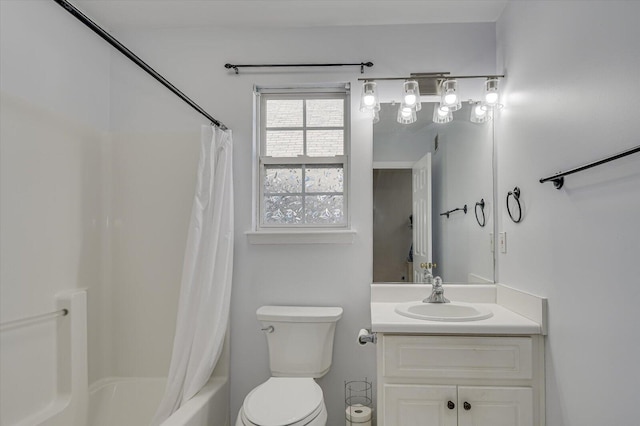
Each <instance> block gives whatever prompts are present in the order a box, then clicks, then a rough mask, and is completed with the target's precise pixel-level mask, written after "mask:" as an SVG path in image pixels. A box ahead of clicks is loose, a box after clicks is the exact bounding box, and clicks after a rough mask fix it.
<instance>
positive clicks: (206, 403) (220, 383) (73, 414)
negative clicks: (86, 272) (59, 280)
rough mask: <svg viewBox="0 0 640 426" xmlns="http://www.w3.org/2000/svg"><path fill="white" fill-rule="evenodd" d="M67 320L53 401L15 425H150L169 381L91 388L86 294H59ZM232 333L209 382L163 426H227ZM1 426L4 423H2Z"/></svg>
mask: <svg viewBox="0 0 640 426" xmlns="http://www.w3.org/2000/svg"><path fill="white" fill-rule="evenodd" d="M57 299H58V300H57V306H58V308H59V309H68V310H69V315H67V316H65V317H63V318H61V319H60V320H59V322H58V324H57V345H56V346H57V351H58V360H59V362H58V372H57V373H58V386H57V392H56V395H55V396H54V399H53V401H52V402H51V403H50V404H49V405H48V406H46V407H45V408H44V409H41V410H39V411H37V412H35V413H33V414H31V415H27V416H26V417H24V418H23V419H22V420H20V421H18V422H17V423H16V422H9V423H10V424H11V426H147V425H149V424H150V423H151V420H152V418H153V415H154V414H155V410H156V408H157V407H158V405H159V404H160V400H161V399H162V395H163V393H164V387H165V383H166V378H147V377H107V378H103V379H100V380H98V381H96V382H94V383H93V384H91V386H87V381H88V374H87V328H86V321H87V320H86V301H87V298H86V291H85V290H83V289H81V290H73V291H70V292H67V293H63V294H61V295H59V297H58V298H57ZM229 348H230V344H229V331H228V330H227V334H226V336H225V341H224V346H223V349H222V354H221V356H220V359H219V361H218V363H217V364H216V367H215V369H214V371H213V373H212V375H211V378H210V379H209V381H208V382H207V383H206V384H205V386H204V387H203V388H202V389H201V390H200V392H198V393H197V394H196V395H195V396H194V397H193V398H191V399H190V400H189V401H187V403H186V404H184V405H183V406H182V407H180V408H179V409H178V411H176V412H175V413H173V414H172V415H171V417H169V418H168V419H167V420H166V421H164V422H163V423H162V426H228V425H229V424H230V416H229V364H230V353H229ZM0 424H2V426H4V425H5V422H3V421H2V420H0Z"/></svg>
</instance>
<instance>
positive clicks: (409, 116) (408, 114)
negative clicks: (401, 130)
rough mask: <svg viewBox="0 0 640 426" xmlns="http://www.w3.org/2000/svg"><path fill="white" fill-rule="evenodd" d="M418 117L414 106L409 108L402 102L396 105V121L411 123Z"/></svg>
mask: <svg viewBox="0 0 640 426" xmlns="http://www.w3.org/2000/svg"><path fill="white" fill-rule="evenodd" d="M417 119H418V116H417V114H416V109H415V108H410V107H408V106H406V105H405V104H404V103H401V104H400V106H399V107H398V123H400V124H411V123H415V122H416V120H417Z"/></svg>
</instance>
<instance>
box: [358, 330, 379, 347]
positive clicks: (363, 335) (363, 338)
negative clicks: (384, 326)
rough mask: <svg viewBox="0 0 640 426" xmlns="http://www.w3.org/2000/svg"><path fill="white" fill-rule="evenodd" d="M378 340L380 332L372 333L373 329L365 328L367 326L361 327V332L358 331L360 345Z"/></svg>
mask: <svg viewBox="0 0 640 426" xmlns="http://www.w3.org/2000/svg"><path fill="white" fill-rule="evenodd" d="M377 341H378V334H377V333H372V332H371V330H368V329H365V328H361V329H360V332H359V333H358V343H359V344H360V345H366V344H367V343H373V344H375V343H377Z"/></svg>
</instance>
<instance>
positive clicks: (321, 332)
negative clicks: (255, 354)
mask: <svg viewBox="0 0 640 426" xmlns="http://www.w3.org/2000/svg"><path fill="white" fill-rule="evenodd" d="M256 314H257V316H258V320H259V321H260V322H261V324H262V330H263V331H264V332H265V333H266V336H267V345H268V349H269V368H270V369H271V377H270V378H269V379H268V380H267V381H266V382H264V383H262V384H260V385H258V386H256V387H255V388H254V389H253V390H252V391H251V392H249V394H248V395H247V396H246V397H245V399H244V403H243V404H242V408H240V412H239V413H238V419H237V420H236V426H303V425H305V426H325V425H326V424H327V408H326V407H325V404H324V397H323V394H322V389H321V388H320V386H319V385H318V384H317V383H316V381H315V380H314V379H316V378H318V377H322V376H324V375H325V374H326V373H327V372H328V371H329V368H330V367H331V358H332V355H333V337H334V332H335V329H336V323H337V322H338V320H339V319H340V318H341V317H342V308H337V307H312V306H304V307H302V306H262V307H260V308H259V309H258V310H257V312H256Z"/></svg>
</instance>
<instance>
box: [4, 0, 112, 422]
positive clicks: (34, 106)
mask: <svg viewBox="0 0 640 426" xmlns="http://www.w3.org/2000/svg"><path fill="white" fill-rule="evenodd" d="M58 9H59V6H56V5H55V4H54V3H53V2H51V1H37V2H36V1H2V2H0V19H1V21H0V32H1V33H0V52H1V57H0V89H1V93H0V102H1V104H0V122H1V125H0V129H1V133H0V144H1V148H0V150H1V151H0V161H1V164H0V171H1V176H0V185H1V186H0V235H1V248H0V283H1V284H0V321H2V322H4V321H8V320H12V319H16V318H23V317H25V316H29V315H34V314H40V313H45V312H50V311H53V310H55V309H56V301H55V295H56V294H58V293H60V292H62V291H67V290H70V289H75V288H83V287H86V288H88V295H89V296H88V297H89V327H90V331H89V340H90V341H89V351H90V357H91V359H92V366H91V369H92V375H93V377H99V376H100V375H102V374H104V373H105V371H107V369H108V363H109V359H110V355H109V348H110V346H111V345H110V340H109V338H110V332H109V329H108V324H109V322H107V321H105V318H106V317H108V315H109V314H110V313H109V312H108V311H109V302H108V301H109V297H108V296H109V295H108V293H104V292H105V291H107V292H108V289H106V288H104V287H102V286H101V284H102V283H103V282H104V279H105V276H106V275H105V274H106V270H105V269H104V263H103V254H104V246H103V244H104V241H106V240H105V238H104V235H105V228H104V226H103V225H104V222H105V216H104V207H105V206H104V202H103V201H104V200H103V196H102V194H103V188H104V182H103V169H104V167H103V163H102V158H103V155H102V154H103V151H104V149H105V147H106V144H107V141H108V139H107V138H106V133H105V132H106V131H107V130H108V127H109V79H110V77H109V51H108V48H107V47H106V46H104V45H103V44H102V43H100V42H99V41H98V40H96V39H93V38H91V37H87V36H86V33H85V32H84V31H83V30H82V28H80V27H78V25H77V24H76V22H74V20H73V18H71V17H68V16H64V14H62V13H59V11H58ZM55 325H56V320H53V321H45V322H43V323H39V324H37V325H32V326H26V327H22V328H18V329H14V330H9V331H3V332H2V335H1V337H0V338H1V339H2V340H1V341H0V377H1V382H0V383H1V384H0V406H1V407H2V409H1V410H0V424H3V425H5V424H7V425H9V424H13V423H15V422H16V421H18V420H19V419H21V418H24V417H25V416H27V415H28V414H33V413H35V412H37V411H39V410H41V409H43V408H45V407H46V406H47V405H48V404H49V403H50V402H51V400H52V399H53V398H54V396H55V392H56V383H57V380H58V377H57V368H56V362H57V360H56V352H57V349H56V341H55V330H56V327H55ZM100 339H101V340H100Z"/></svg>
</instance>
